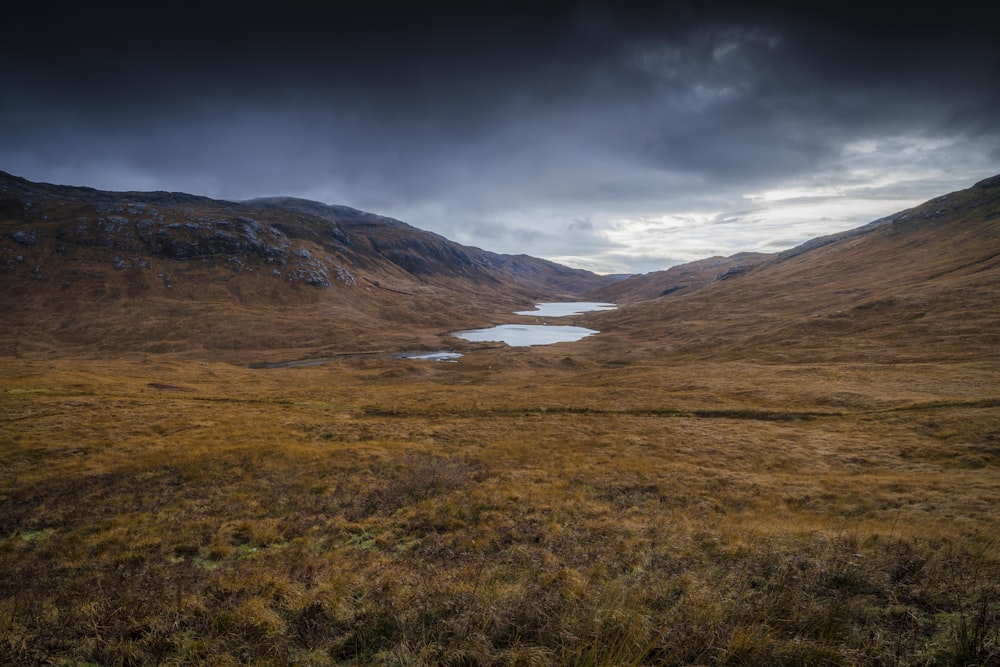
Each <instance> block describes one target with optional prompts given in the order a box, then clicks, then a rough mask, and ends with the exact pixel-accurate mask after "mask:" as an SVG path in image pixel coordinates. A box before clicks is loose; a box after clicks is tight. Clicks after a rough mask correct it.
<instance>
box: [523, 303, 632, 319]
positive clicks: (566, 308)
mask: <svg viewBox="0 0 1000 667" xmlns="http://www.w3.org/2000/svg"><path fill="white" fill-rule="evenodd" d="M617 307H618V306H616V305H615V304H613V303H602V302H600V301H555V302H547V303H536V304H535V308H536V310H519V311H517V312H515V313H514V314H515V315H534V316H536V317H566V316H567V315H581V314H583V313H592V312H594V311H597V310H614V309H615V308H617Z"/></svg>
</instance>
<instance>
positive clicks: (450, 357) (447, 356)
mask: <svg viewBox="0 0 1000 667" xmlns="http://www.w3.org/2000/svg"><path fill="white" fill-rule="evenodd" d="M461 356H462V353H461V352H451V351H449V350H440V351H438V352H402V353H400V354H397V355H396V358H397V359H427V360H428V361H458V358H459V357H461Z"/></svg>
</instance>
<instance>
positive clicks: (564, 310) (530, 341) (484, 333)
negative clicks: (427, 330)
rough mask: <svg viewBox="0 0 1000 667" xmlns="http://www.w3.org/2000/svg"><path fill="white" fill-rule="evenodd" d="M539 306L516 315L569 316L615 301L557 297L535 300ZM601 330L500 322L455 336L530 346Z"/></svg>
mask: <svg viewBox="0 0 1000 667" xmlns="http://www.w3.org/2000/svg"><path fill="white" fill-rule="evenodd" d="M535 308H536V310H520V311H517V312H515V313H514V314H515V315H529V316H530V315H534V316H535V317H538V318H542V317H566V316H568V315H580V314H582V313H590V312H593V311H596V310H614V309H615V308H617V306H615V304H613V303H601V302H598V301H555V302H548V303H537V304H535ZM596 333H600V332H598V331H594V330H593V329H585V328H583V327H571V326H564V325H553V326H549V325H547V324H499V325H497V326H495V327H490V328H488V329H471V330H469V331H456V332H454V333H453V334H451V335H452V336H455V337H457V338H461V339H462V340H467V341H469V342H472V343H481V342H485V341H499V342H501V343H507V345H510V346H511V347H528V346H531V345H551V344H552V343H574V342H576V341H578V340H580V339H581V338H586V337H587V336H593V335H594V334H596Z"/></svg>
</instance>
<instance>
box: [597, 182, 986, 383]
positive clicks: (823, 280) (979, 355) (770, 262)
mask: <svg viewBox="0 0 1000 667" xmlns="http://www.w3.org/2000/svg"><path fill="white" fill-rule="evenodd" d="M743 259H744V258H742V257H739V256H736V257H734V258H730V260H731V261H730V262H729V265H730V267H729V268H728V269H725V267H726V262H725V261H723V260H715V259H713V260H705V261H704V262H701V263H698V262H696V263H694V264H693V265H684V266H682V267H675V268H674V269H671V270H670V271H668V272H662V273H661V274H660V275H656V274H651V275H649V276H642V277H639V278H637V279H633V283H635V284H638V285H643V281H649V284H650V285H651V284H653V283H652V281H654V280H658V281H660V282H658V283H655V284H656V287H655V289H659V288H660V287H661V286H663V285H666V284H668V283H667V282H665V280H664V279H665V278H666V277H667V276H670V275H676V276H680V275H684V276H685V278H684V279H683V280H682V279H680V278H677V280H676V282H675V284H677V285H680V284H688V279H687V277H686V276H687V273H693V274H695V275H699V276H702V277H705V276H708V275H711V273H712V272H713V271H716V270H719V269H722V271H721V272H720V273H719V274H718V275H717V276H716V278H715V279H713V280H709V281H707V282H703V283H702V284H701V285H698V286H696V288H693V289H688V290H687V291H683V290H676V291H673V292H670V291H669V290H666V291H667V292H668V293H667V294H665V295H660V296H655V297H652V298H647V299H645V300H643V301H637V302H636V303H634V304H632V305H630V306H629V307H627V308H623V309H620V310H618V311H617V312H613V313H608V314H606V315H604V316H603V317H602V320H601V324H602V331H603V332H605V335H603V336H600V337H597V338H595V339H594V341H593V345H595V346H603V347H604V349H605V352H606V353H607V354H609V355H614V356H616V357H617V358H619V359H620V360H624V359H632V360H639V359H643V358H647V357H648V355H657V356H663V355H667V356H670V357H677V358H681V357H694V358H706V359H707V358H711V359H714V360H722V359H727V358H729V359H736V358H739V359H743V360H746V359H752V360H758V361H761V362H765V361H766V362H784V361H794V362H797V363H799V362H826V361H858V362H876V363H938V362H942V361H946V360H951V361H963V360H964V361H974V362H983V361H985V360H996V359H997V358H998V355H1000V176H996V177H993V178H989V179H986V180H984V181H981V182H979V183H977V184H975V185H974V186H973V187H971V188H969V189H966V190H961V191H958V192H953V193H951V194H948V195H944V196H941V197H937V198H935V199H932V200H930V201H928V202H926V203H924V204H921V205H919V206H916V207H914V208H911V209H908V210H905V211H901V212H899V213H896V214H894V215H891V216H888V217H886V218H882V219H879V220H876V221H874V222H872V223H869V224H868V225H865V226H862V227H859V228H857V229H854V230H850V231H847V232H843V233H840V234H835V235H831V236H827V237H822V238H818V239H814V240H811V241H809V242H807V243H804V244H802V245H800V246H798V247H796V248H793V249H791V250H787V251H785V252H782V253H777V254H774V255H765V256H754V257H753V258H752V261H749V262H747V261H743ZM734 267H735V268H736V270H734ZM692 269H697V271H693V270H692ZM628 282H629V281H625V282H623V283H621V285H615V286H611V287H603V288H600V289H598V290H596V291H595V292H593V293H592V295H607V294H609V293H610V292H609V290H611V289H617V288H619V287H625V286H627V283H628ZM693 282H694V281H691V284H693ZM646 287H649V285H647V286H646ZM647 291H648V290H647ZM653 291H655V290H653ZM641 296H642V292H641V291H640V290H639V289H633V290H632V292H631V293H630V294H629V295H628V297H629V298H630V299H638V298H640V297H641Z"/></svg>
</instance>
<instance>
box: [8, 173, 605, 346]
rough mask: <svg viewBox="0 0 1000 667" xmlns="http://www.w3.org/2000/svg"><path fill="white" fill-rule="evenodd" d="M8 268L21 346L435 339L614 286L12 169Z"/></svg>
mask: <svg viewBox="0 0 1000 667" xmlns="http://www.w3.org/2000/svg"><path fill="white" fill-rule="evenodd" d="M0 275H2V277H3V281H4V283H5V290H4V296H3V297H0V299H2V301H0V306H2V307H3V309H4V313H5V316H4V327H3V329H2V331H0V334H2V335H0V349H2V350H3V352H4V353H8V354H9V353H12V352H16V353H25V352H27V351H29V350H32V349H34V350H38V351H43V352H45V353H47V354H52V353H60V352H61V351H65V350H69V349H75V350H77V351H78V352H79V351H82V350H91V351H93V350H98V351H103V352H102V353H122V352H128V351H136V352H181V351H192V350H193V351H197V350H199V349H201V348H204V349H205V350H207V351H210V352H211V353H212V354H216V355H217V354H223V355H226V356H233V353H235V352H236V351H240V350H254V351H260V352H263V351H266V350H269V349H277V348H300V349H301V350H302V351H303V352H307V351H316V350H321V351H325V352H332V351H358V350H371V349H379V348H382V347H389V348H392V347H398V346H400V345H404V344H412V345H420V344H423V343H424V342H425V341H428V342H433V340H434V338H435V334H436V333H437V332H439V330H440V329H441V328H443V327H444V328H450V327H453V326H455V325H456V324H461V323H463V322H467V323H469V324H470V325H471V324H478V323H481V322H482V321H483V320H484V319H485V318H487V317H489V314H490V313H492V312H498V311H503V312H507V311H510V310H512V309H514V308H515V307H518V306H522V307H523V306H526V305H528V304H530V303H531V302H532V301H534V300H536V299H540V298H558V297H562V296H573V295H579V294H582V293H584V292H586V291H589V290H591V289H594V288H596V287H598V286H600V285H602V284H605V283H606V282H608V279H606V278H602V277H601V276H597V275H595V274H593V273H590V272H587V271H582V270H577V269H571V268H569V267H565V266H561V265H558V264H555V263H553V262H548V261H545V260H541V259H537V258H533V257H527V256H518V257H512V256H505V255H498V254H495V253H491V252H486V251H483V250H480V249H478V248H470V247H466V246H462V245H460V244H458V243H454V242H452V241H449V240H447V239H445V238H443V237H441V236H438V235H436V234H433V233H430V232H426V231H422V230H419V229H416V228H414V227H411V226H410V225H407V224H405V223H403V222H400V221H398V220H393V219H391V218H385V217H382V216H378V215H374V214H371V213H365V212H362V211H358V210H355V209H351V208H348V207H343V206H328V205H326V204H321V203H318V202H311V201H306V200H301V199H293V198H287V197H279V198H265V199H256V200H252V201H248V202H228V201H217V200H212V199H207V198H204V197H196V196H193V195H186V194H179V193H166V192H150V193H139V192H127V193H112V192H101V191H98V190H92V189H89V188H78V187H66V186H54V185H48V184H37V183H31V182H29V181H26V180H24V179H20V178H17V177H14V176H10V175H8V174H3V173H0Z"/></svg>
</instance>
